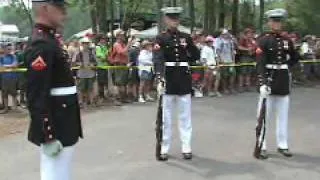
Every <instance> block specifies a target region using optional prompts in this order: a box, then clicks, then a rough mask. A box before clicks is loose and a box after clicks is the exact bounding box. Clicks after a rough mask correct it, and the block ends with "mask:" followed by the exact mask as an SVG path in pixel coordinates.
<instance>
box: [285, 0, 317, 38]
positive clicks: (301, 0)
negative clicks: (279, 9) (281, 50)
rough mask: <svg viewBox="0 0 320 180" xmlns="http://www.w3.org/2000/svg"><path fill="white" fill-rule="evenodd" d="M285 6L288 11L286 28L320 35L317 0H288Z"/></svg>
mask: <svg viewBox="0 0 320 180" xmlns="http://www.w3.org/2000/svg"><path fill="white" fill-rule="evenodd" d="M285 7H286V9H287V10H288V12H289V19H288V30H291V31H300V32H301V33H302V34H315V35H320V32H319V29H320V24H319V22H320V14H319V7H320V1H319V0H288V1H286V2H285Z"/></svg>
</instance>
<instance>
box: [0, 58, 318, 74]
mask: <svg viewBox="0 0 320 180" xmlns="http://www.w3.org/2000/svg"><path fill="white" fill-rule="evenodd" d="M299 62H300V63H320V59H315V60H301V61H299ZM241 66H256V63H254V62H253V63H239V64H220V65H218V67H241ZM143 67H146V66H143ZM90 68H91V69H102V70H108V69H132V68H136V69H139V66H95V67H90ZM190 68H191V69H207V68H208V66H190ZM71 69H72V70H79V69H81V67H80V66H75V67H72V68H71ZM26 71H27V69H26V68H5V67H0V73H6V72H26Z"/></svg>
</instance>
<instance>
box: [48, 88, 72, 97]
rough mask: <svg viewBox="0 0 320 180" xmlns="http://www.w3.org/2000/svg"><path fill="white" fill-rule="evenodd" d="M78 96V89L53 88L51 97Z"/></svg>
mask: <svg viewBox="0 0 320 180" xmlns="http://www.w3.org/2000/svg"><path fill="white" fill-rule="evenodd" d="M72 94H77V87H76V86H71V87H59V88H52V89H51V90H50V95H52V96H64V95H72Z"/></svg>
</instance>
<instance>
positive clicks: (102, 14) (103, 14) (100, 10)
mask: <svg viewBox="0 0 320 180" xmlns="http://www.w3.org/2000/svg"><path fill="white" fill-rule="evenodd" d="M96 8H97V17H98V22H99V27H100V31H101V32H102V33H104V34H106V33H107V32H108V22H107V9H106V8H107V1H106V0H96Z"/></svg>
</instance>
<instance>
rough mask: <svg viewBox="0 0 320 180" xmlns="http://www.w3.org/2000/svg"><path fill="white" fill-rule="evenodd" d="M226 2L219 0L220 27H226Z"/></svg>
mask: <svg viewBox="0 0 320 180" xmlns="http://www.w3.org/2000/svg"><path fill="white" fill-rule="evenodd" d="M224 20H225V4H224V0H219V28H224Z"/></svg>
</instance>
